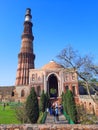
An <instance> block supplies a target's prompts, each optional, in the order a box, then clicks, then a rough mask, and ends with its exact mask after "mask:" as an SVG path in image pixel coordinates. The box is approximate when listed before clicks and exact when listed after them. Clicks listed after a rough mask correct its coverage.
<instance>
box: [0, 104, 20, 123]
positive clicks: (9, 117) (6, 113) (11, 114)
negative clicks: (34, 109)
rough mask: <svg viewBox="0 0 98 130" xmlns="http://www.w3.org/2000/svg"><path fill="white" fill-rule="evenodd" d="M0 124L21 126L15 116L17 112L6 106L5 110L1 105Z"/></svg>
mask: <svg viewBox="0 0 98 130" xmlns="http://www.w3.org/2000/svg"><path fill="white" fill-rule="evenodd" d="M0 124H20V121H18V120H17V118H16V115H15V110H14V109H12V108H11V107H10V106H6V107H5V110H4V109H3V106H1V105H0Z"/></svg>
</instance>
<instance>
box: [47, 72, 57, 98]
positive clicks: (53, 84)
mask: <svg viewBox="0 0 98 130" xmlns="http://www.w3.org/2000/svg"><path fill="white" fill-rule="evenodd" d="M48 93H49V95H50V97H57V96H58V79H57V77H56V75H55V74H51V75H50V76H49V78H48Z"/></svg>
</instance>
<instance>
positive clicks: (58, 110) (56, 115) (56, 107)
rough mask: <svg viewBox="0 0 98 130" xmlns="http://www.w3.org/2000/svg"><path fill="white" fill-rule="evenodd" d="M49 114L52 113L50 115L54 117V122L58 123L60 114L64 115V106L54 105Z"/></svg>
mask: <svg viewBox="0 0 98 130" xmlns="http://www.w3.org/2000/svg"><path fill="white" fill-rule="evenodd" d="M49 113H50V115H53V116H54V122H57V121H59V114H62V113H63V106H62V105H61V104H60V105H58V103H57V102H56V103H53V104H51V106H50V107H49Z"/></svg>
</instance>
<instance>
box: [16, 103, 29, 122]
mask: <svg viewBox="0 0 98 130" xmlns="http://www.w3.org/2000/svg"><path fill="white" fill-rule="evenodd" d="M15 113H16V118H17V119H18V120H19V121H20V122H21V123H30V121H29V118H28V116H27V114H26V109H25V104H22V105H20V106H16V107H15Z"/></svg>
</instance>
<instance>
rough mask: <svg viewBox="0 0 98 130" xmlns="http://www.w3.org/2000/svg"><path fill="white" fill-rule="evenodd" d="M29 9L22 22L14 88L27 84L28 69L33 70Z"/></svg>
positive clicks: (32, 38) (33, 57)
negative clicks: (22, 28) (22, 27)
mask: <svg viewBox="0 0 98 130" xmlns="http://www.w3.org/2000/svg"><path fill="white" fill-rule="evenodd" d="M31 19H32V16H31V9H29V8H27V10H26V14H25V21H24V30H23V34H22V37H21V38H22V44H21V50H20V53H19V54H18V68H17V74H16V82H15V85H16V86H20V85H28V84H29V69H34V59H35V55H34V53H33V40H34V36H33V33H32V26H33V24H32V22H31Z"/></svg>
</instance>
